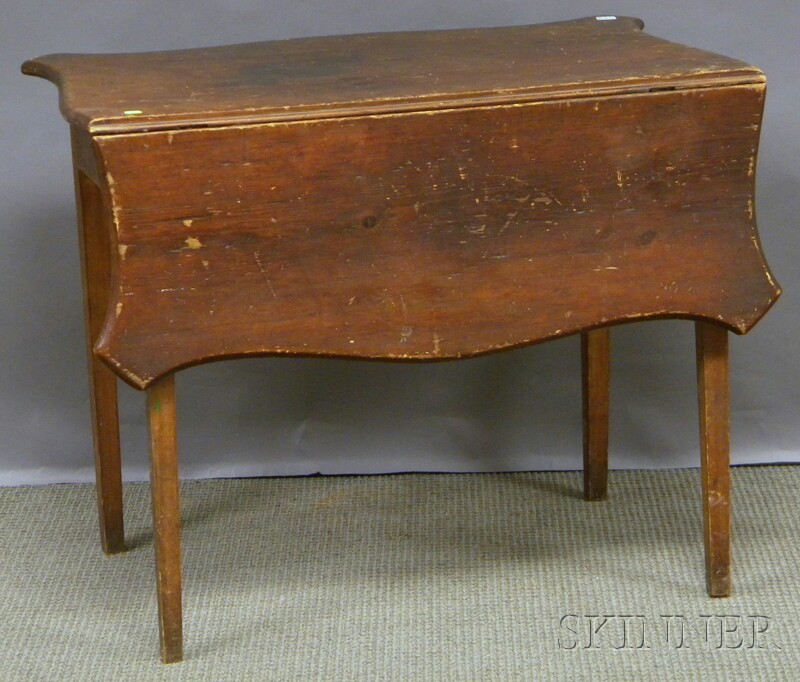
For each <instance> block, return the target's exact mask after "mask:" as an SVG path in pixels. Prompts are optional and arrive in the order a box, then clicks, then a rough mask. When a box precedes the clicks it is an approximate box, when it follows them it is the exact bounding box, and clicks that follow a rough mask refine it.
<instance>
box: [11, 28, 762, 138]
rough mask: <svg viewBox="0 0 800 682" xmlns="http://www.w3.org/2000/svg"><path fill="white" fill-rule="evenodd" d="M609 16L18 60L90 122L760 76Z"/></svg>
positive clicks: (280, 116)
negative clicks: (52, 85)
mask: <svg viewBox="0 0 800 682" xmlns="http://www.w3.org/2000/svg"><path fill="white" fill-rule="evenodd" d="M642 26H643V24H642V22H641V21H640V20H639V19H632V18H629V17H618V18H617V19H615V20H612V21H598V20H596V19H595V18H594V17H590V18H587V19H580V20H577V21H566V22H558V23H554V24H540V25H535V26H509V27H500V28H480V29H466V30H464V29H462V30H452V31H417V32H413V33H409V32H403V33H373V34H364V35H354V36H333V37H324V38H302V39H295V40H281V41H272V42H264V43H249V44H244V45H226V46H223V47H208V48H201V49H192V50H176V51H170V52H147V53H136V54H114V55H82V54H81V55H75V54H53V55H47V56H44V57H39V58H38V59H34V60H31V61H28V62H26V63H25V64H24V65H23V70H24V72H25V73H28V74H31V75H36V76H42V77H44V78H48V79H50V80H52V81H54V82H56V83H58V85H59V89H60V92H61V110H62V112H63V113H64V115H65V117H66V118H67V119H68V120H69V121H70V122H72V123H75V124H77V125H79V126H81V127H83V128H86V129H88V130H89V131H91V132H93V133H107V132H115V133H116V132H134V131H141V130H145V129H148V130H156V129H165V128H167V129H175V128H182V127H197V126H209V125H232V124H238V123H254V122H263V121H274V120H290V119H298V118H305V119H318V118H324V117H341V116H349V115H361V114H364V113H381V112H384V113H386V112H397V111H413V110H426V111H429V110H431V109H438V108H450V107H456V106H458V107H464V106H472V105H475V104H487V103H511V102H518V101H530V100H539V101H541V100H545V99H553V98H563V97H574V96H587V95H595V94H598V93H602V94H614V93H618V92H635V91H644V92H646V91H648V90H650V89H651V88H653V87H662V88H669V87H678V88H683V87H710V86H714V85H719V84H722V85H728V84H731V83H742V82H745V83H752V82H763V80H764V76H763V74H762V73H761V71H759V70H758V69H757V68H755V67H753V66H749V65H748V64H745V63H744V62H740V61H738V60H735V59H730V58H728V57H723V56H721V55H718V54H713V53H711V52H705V51H703V50H697V49H694V48H691V47H686V46H684V45H678V44H676V43H671V42H668V41H666V40H661V39H659V38H655V37H653V36H650V35H647V34H645V33H642V32H641V28H642Z"/></svg>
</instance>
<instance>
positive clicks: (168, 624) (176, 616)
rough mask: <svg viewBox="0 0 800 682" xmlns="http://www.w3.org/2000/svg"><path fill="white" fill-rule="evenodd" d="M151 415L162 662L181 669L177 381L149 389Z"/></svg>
mask: <svg viewBox="0 0 800 682" xmlns="http://www.w3.org/2000/svg"><path fill="white" fill-rule="evenodd" d="M147 412H148V417H149V423H150V488H151V495H152V500H153V545H154V547H155V560H156V561H155V563H156V587H157V591H158V630H159V633H160V637H161V660H162V661H163V662H164V663H176V662H177V661H180V660H181V659H182V658H183V618H182V611H181V517H180V503H179V498H178V444H177V435H176V406H175V377H174V376H173V375H171V374H170V375H169V376H166V377H164V378H163V379H161V380H160V381H158V382H156V383H155V384H153V386H151V387H150V388H149V389H148V391H147Z"/></svg>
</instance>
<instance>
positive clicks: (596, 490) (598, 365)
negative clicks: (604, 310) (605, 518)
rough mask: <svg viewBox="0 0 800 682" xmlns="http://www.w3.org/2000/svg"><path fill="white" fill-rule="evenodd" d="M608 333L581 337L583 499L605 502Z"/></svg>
mask: <svg viewBox="0 0 800 682" xmlns="http://www.w3.org/2000/svg"><path fill="white" fill-rule="evenodd" d="M610 349H611V339H610V332H609V330H608V329H607V328H606V329H595V330H593V331H590V332H584V333H583V334H581V374H582V382H581V383H582V393H583V496H584V498H585V499H587V500H604V499H606V496H607V493H608V413H609V405H608V403H609V384H610V360H611V358H610Z"/></svg>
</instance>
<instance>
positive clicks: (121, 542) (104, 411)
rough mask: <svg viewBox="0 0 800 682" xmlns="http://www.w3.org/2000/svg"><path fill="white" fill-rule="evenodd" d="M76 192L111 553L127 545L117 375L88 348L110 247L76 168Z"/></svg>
mask: <svg viewBox="0 0 800 682" xmlns="http://www.w3.org/2000/svg"><path fill="white" fill-rule="evenodd" d="M75 194H76V204H77V208H78V223H79V224H78V234H79V237H80V244H81V261H82V268H81V269H82V275H83V292H84V313H85V318H86V346H87V356H88V363H89V392H90V397H91V409H92V433H93V441H94V463H95V478H96V481H97V510H98V518H99V522H100V544H101V546H102V548H103V551H104V552H105V553H106V554H115V553H117V552H122V551H124V550H125V528H124V522H123V508H122V461H121V458H120V445H119V410H118V407H117V377H116V376H115V375H114V374H113V373H112V372H111V370H110V369H108V367H106V366H105V365H104V364H103V363H102V362H101V361H100V360H98V359H97V358H96V357H95V356H94V353H93V351H92V348H93V346H94V342H95V340H96V339H97V337H98V336H99V335H100V330H101V329H102V326H103V321H104V319H105V315H106V306H107V303H108V291H109V288H110V281H111V264H110V256H111V253H110V244H109V238H108V226H107V224H106V222H105V221H106V217H105V209H104V206H103V201H102V196H101V193H100V189H99V188H98V187H97V185H96V184H94V183H93V182H92V181H91V180H90V179H89V178H88V177H86V175H84V174H83V173H82V172H80V171H79V170H78V169H77V168H76V169H75Z"/></svg>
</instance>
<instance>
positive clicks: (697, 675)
mask: <svg viewBox="0 0 800 682" xmlns="http://www.w3.org/2000/svg"><path fill="white" fill-rule="evenodd" d="M733 476H734V496H735V500H734V522H733V530H734V562H735V563H734V566H735V570H734V587H735V596H733V597H731V598H729V599H725V600H711V599H708V598H706V596H705V590H704V578H703V550H702V538H701V530H700V528H701V515H700V496H699V477H698V472H697V471H692V470H688V471H687V470H683V471H637V472H612V474H611V476H610V483H611V498H610V499H609V500H608V501H606V502H595V503H586V502H583V501H582V500H581V499H580V495H579V491H580V485H581V475H580V474H579V473H523V474H477V475H464V474H448V475H396V476H371V477H324V478H320V477H316V478H284V479H249V480H212V481H192V482H186V483H185V484H183V488H182V492H183V518H184V521H185V522H184V584H185V592H184V595H185V597H184V611H185V637H186V661H184V662H183V663H180V664H177V665H172V666H162V665H161V664H160V663H158V662H157V651H158V645H157V623H156V606H155V591H154V590H155V587H154V576H153V566H152V544H151V535H150V519H149V493H148V487H147V486H146V485H144V484H131V485H128V486H127V488H126V504H127V509H126V522H127V532H128V541H129V542H128V544H129V547H130V551H129V552H127V553H125V554H122V555H118V556H115V557H110V558H107V557H104V556H102V555H101V553H100V550H99V548H98V544H97V537H96V535H97V534H96V523H95V516H94V514H95V510H94V490H93V488H92V487H90V486H87V485H60V486H50V487H40V488H5V489H0V681H2V682H16V681H17V680H20V681H25V682H28V681H35V680H47V681H51V680H52V681H61V680H81V681H91V680H114V681H116V680H137V681H138V680H142V681H146V680H209V681H212V680H213V681H214V682H217V681H222V680H235V681H237V682H240V681H244V680H302V681H304V682H306V681H311V680H325V681H337V680H359V681H360V680H364V681H370V682H379V681H384V680H403V681H407V680H431V681H436V682H439V681H441V682H446V681H448V680H465V681H466V680H469V681H472V680H503V681H505V680H525V681H530V680H567V679H569V680H593V681H600V680H614V681H615V682H617V681H620V680H692V681H694V680H700V679H705V680H800V642H799V641H798V629H799V628H800V618H799V617H800V603H799V599H800V578H799V577H798V565H800V541H798V522H799V521H800V505H798V491H799V490H800V467H796V466H780V467H756V468H739V469H735V470H734V474H733ZM601 616H606V617H607V618H606V619H605V624H603V620H602V619H601V618H600V617H601ZM719 616H727V618H725V619H721V618H719ZM667 624H669V631H668V628H667ZM642 632H644V633H645V637H646V639H645V646H646V647H649V648H641V646H640V645H641V640H642ZM590 636H591V641H590Z"/></svg>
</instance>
